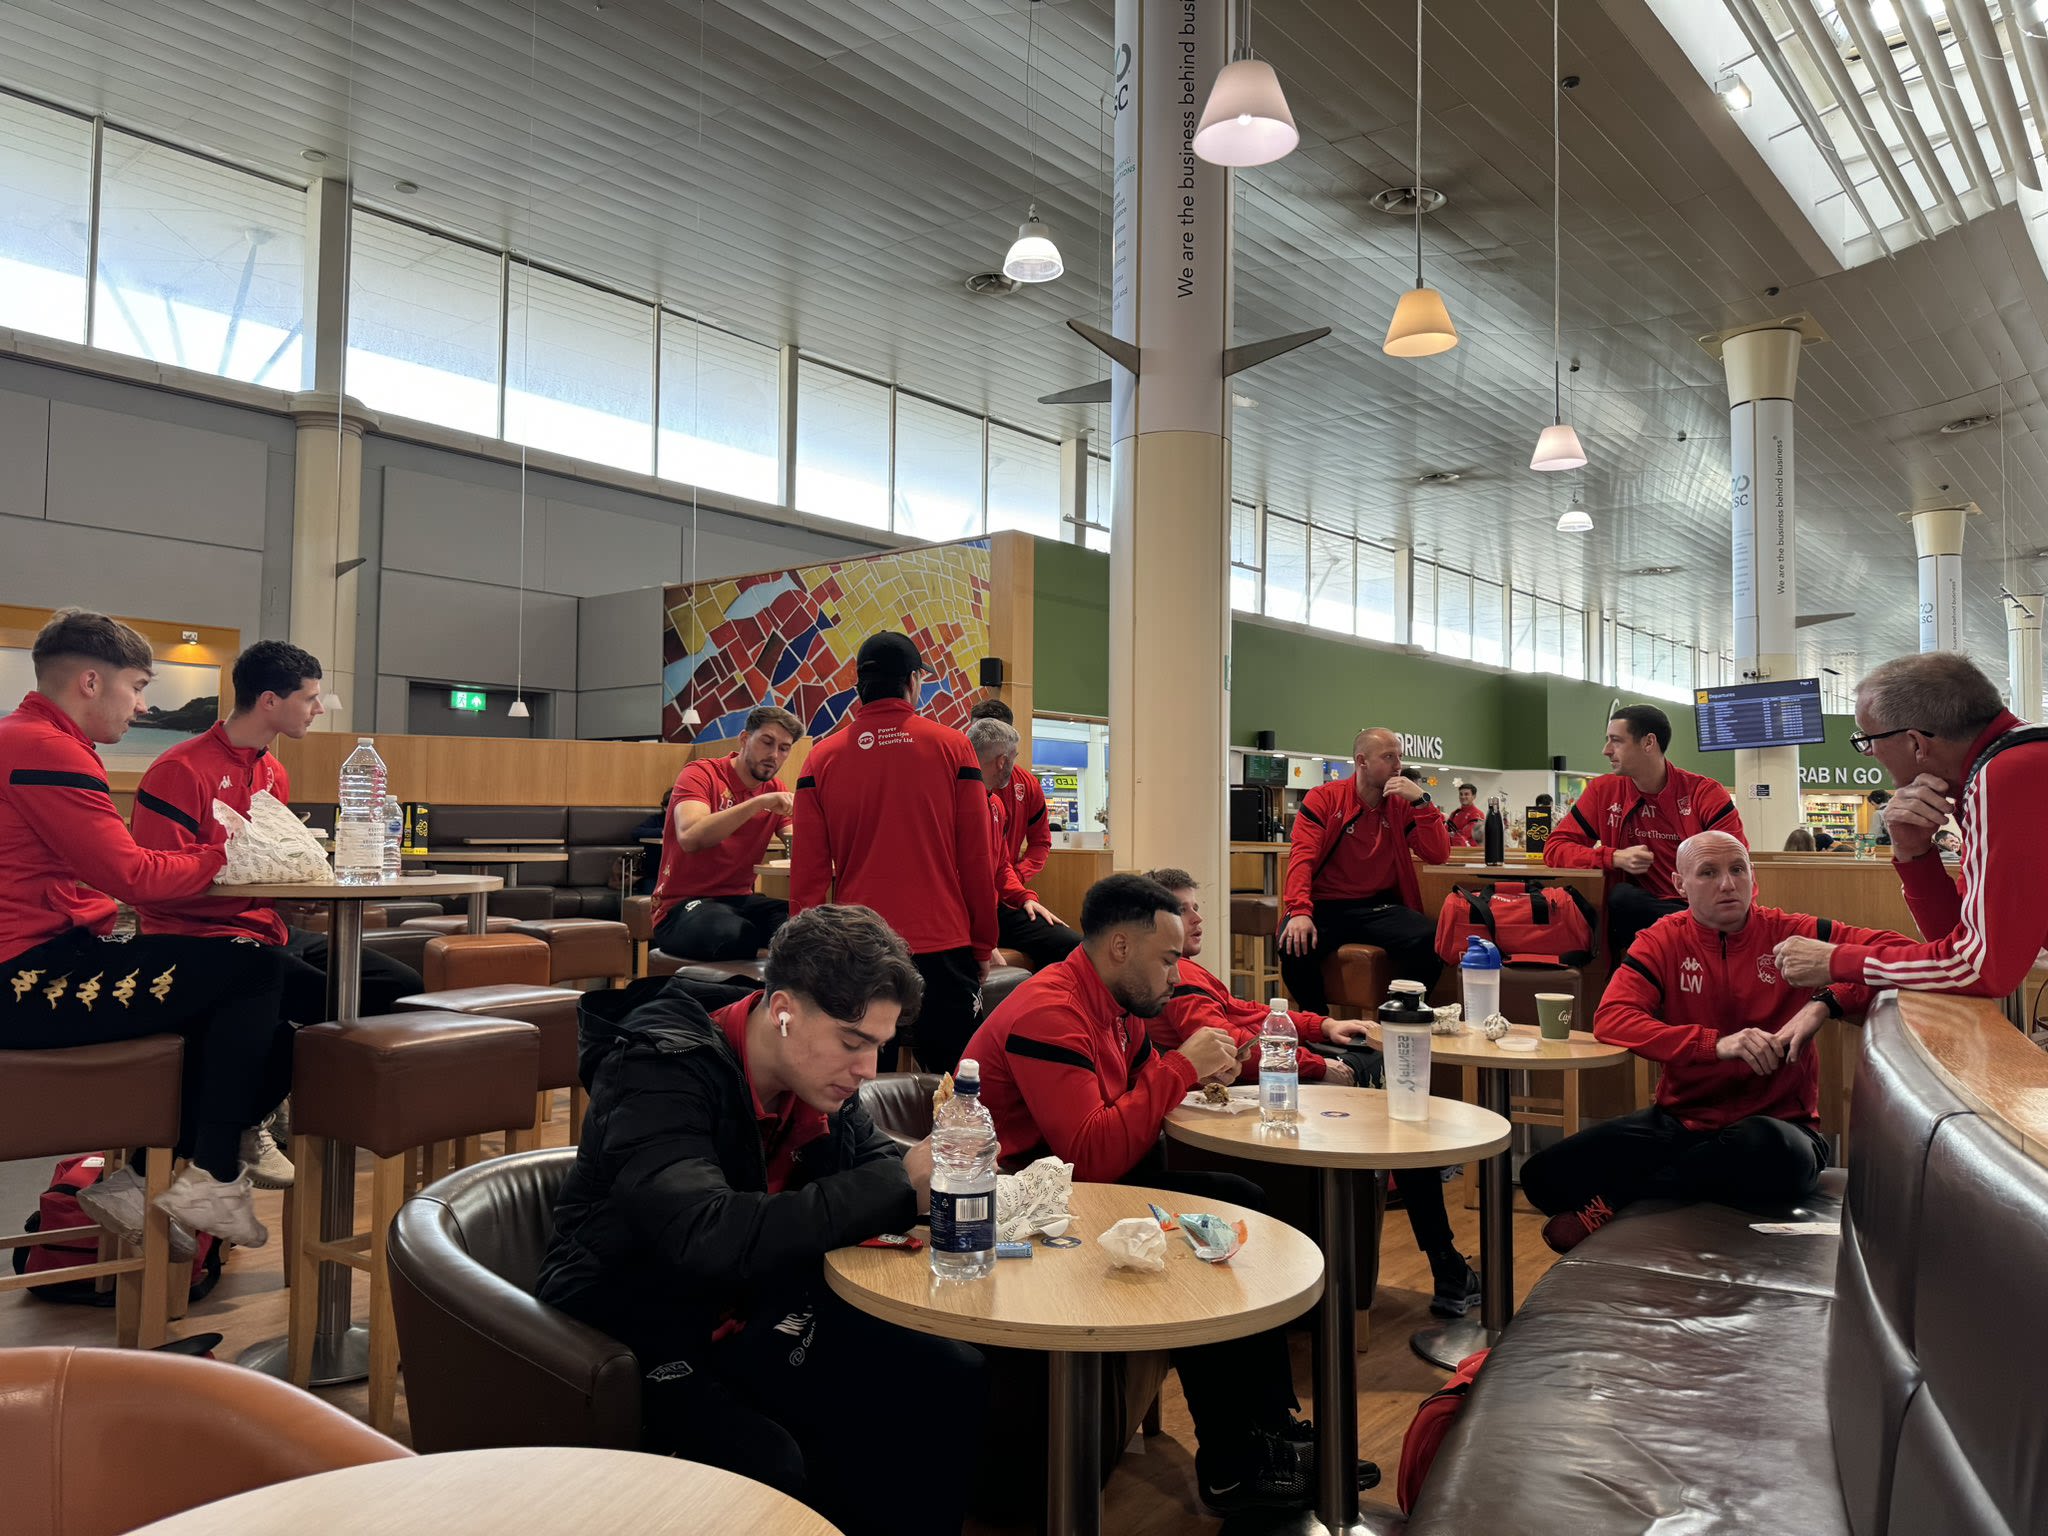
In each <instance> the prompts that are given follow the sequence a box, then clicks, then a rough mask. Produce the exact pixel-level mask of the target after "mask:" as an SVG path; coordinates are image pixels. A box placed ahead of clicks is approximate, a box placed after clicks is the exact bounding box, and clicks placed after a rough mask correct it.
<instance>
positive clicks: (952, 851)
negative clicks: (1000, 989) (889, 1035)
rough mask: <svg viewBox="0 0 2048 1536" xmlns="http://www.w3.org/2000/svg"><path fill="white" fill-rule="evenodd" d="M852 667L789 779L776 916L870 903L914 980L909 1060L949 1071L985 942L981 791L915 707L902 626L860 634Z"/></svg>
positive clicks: (962, 1040)
mask: <svg viewBox="0 0 2048 1536" xmlns="http://www.w3.org/2000/svg"><path fill="white" fill-rule="evenodd" d="M855 669H856V671H855V675H856V686H857V687H858V688H859V691H860V707H859V708H858V709H856V710H854V711H853V712H852V713H851V714H850V715H849V716H848V718H847V719H846V721H845V722H844V723H842V724H841V725H840V727H839V729H838V730H836V731H834V732H833V733H832V734H831V735H830V736H827V737H826V738H825V739H824V740H823V741H821V742H819V743H818V744H817V746H816V747H814V748H813V749H812V751H811V755H810V758H809V760H808V761H806V762H805V764H804V771H803V774H802V776H801V777H800V778H798V780H797V781H796V828H795V832H794V834H793V842H792V845H791V849H790V869H789V910H790V915H791V916H792V917H793V916H795V915H796V914H797V913H799V912H801V911H803V910H804V909H805V908H806V907H816V906H823V905H824V904H825V903H826V902H827V901H835V902H839V903H841V904H843V905H848V906H863V907H871V908H873V909H874V910H875V911H876V912H879V913H881V915H882V919H883V921H885V922H887V923H888V925H889V926H890V927H891V928H893V929H895V930H896V932H897V933H898V934H899V935H901V937H902V939H903V941H904V942H905V943H906V944H908V945H909V946H910V954H911V959H912V960H913V961H915V962H916V965H917V969H918V972H919V973H920V974H921V975H922V976H923V977H924V989H925V990H924V1006H923V1007H922V1009H920V1011H919V1013H918V1017H917V1059H918V1061H919V1063H920V1064H921V1065H922V1066H923V1067H924V1069H925V1070H926V1071H927V1072H950V1071H952V1070H953V1067H954V1066H955V1064H956V1063H958V1061H959V1060H960V1048H961V1047H962V1046H963V1045H965V1044H966V1043H967V1037H968V1036H969V1035H971V1034H973V1033H974V1026H975V1022H976V1020H977V1019H978V1017H979V1015H980V1012H981V983H982V979H983V978H984V977H985V976H987V974H988V966H989V957H990V955H991V953H992V952H993V951H994V949H995V947H996V900H995V892H996V870H995V862H994V839H993V838H992V837H990V835H989V808H988V787H987V785H985V784H984V783H983V782H982V779H981V764H980V763H979V762H977V761H976V759H975V756H974V749H973V748H971V747H969V746H968V745H967V738H966V737H965V736H962V735H961V734H960V733H959V732H958V731H952V730H948V729H947V728H946V727H945V726H943V725H939V724H937V723H936V722H934V721H931V720H926V719H924V718H922V717H921V716H920V715H919V714H918V713H917V708H916V705H915V703H914V700H915V699H916V697H917V684H918V679H919V678H920V677H922V676H923V675H924V670H925V667H924V658H923V657H921V656H920V655H918V652H917V647H916V646H915V645H914V644H912V643H911V640H910V637H909V636H908V635H903V634H898V633H896V632H894V631H884V632H883V633H881V634H878V635H870V636H869V637H868V638H867V639H866V640H865V641H863V642H862V643H861V648H860V652H859V654H858V656H857V657H856V660H855Z"/></svg>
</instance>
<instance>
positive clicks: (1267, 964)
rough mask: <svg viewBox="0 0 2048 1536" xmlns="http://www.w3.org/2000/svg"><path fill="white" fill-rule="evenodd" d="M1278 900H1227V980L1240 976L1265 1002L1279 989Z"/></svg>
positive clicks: (1254, 898) (1263, 897)
mask: <svg viewBox="0 0 2048 1536" xmlns="http://www.w3.org/2000/svg"><path fill="white" fill-rule="evenodd" d="M1279 935H1280V898H1279V897H1278V896H1238V895H1233V896H1232V897H1231V898H1230V979H1231V981H1233V982H1235V981H1236V980H1237V978H1238V977H1240V976H1242V977H1244V979H1245V980H1246V981H1247V982H1248V983H1249V984H1250V986H1251V989H1252V990H1251V996H1252V997H1253V999H1254V1000H1256V1001H1258V1002H1262V1003H1263V1002H1265V1001H1266V1000H1267V999H1269V998H1271V997H1272V996H1273V995H1274V994H1275V993H1277V992H1278V991H1279V990H1280V937H1279Z"/></svg>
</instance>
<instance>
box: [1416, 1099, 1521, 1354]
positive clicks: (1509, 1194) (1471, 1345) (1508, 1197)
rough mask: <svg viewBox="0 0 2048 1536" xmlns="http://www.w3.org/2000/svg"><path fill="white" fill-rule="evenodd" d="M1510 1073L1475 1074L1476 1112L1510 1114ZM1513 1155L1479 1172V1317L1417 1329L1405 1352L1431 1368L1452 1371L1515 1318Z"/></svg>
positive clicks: (1495, 1157)
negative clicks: (1413, 1352) (1408, 1351)
mask: <svg viewBox="0 0 2048 1536" xmlns="http://www.w3.org/2000/svg"><path fill="white" fill-rule="evenodd" d="M1508 1070H1511V1069H1499V1068H1492V1067H1482V1068H1480V1070H1479V1107H1480V1108H1481V1109H1490V1110H1492V1111H1493V1112H1494V1113H1495V1114H1496V1115H1499V1116H1500V1117H1501V1118H1502V1119H1503V1120H1508V1121H1509V1123H1510V1124H1512V1123H1513V1121H1512V1120H1511V1119H1510V1117H1509V1114H1508ZM1513 1155H1514V1149H1513V1147H1512V1145H1510V1146H1509V1147H1508V1148H1507V1149H1505V1150H1503V1151H1500V1152H1497V1153H1495V1154H1494V1155H1493V1156H1492V1157H1489V1158H1488V1159H1487V1160H1486V1161H1485V1162H1484V1163H1482V1164H1480V1166H1479V1175H1478V1177H1479V1297H1480V1300H1479V1317H1477V1318H1474V1317H1469V1316H1467V1317H1462V1318H1460V1319H1458V1321H1456V1322H1454V1323H1445V1324H1442V1325H1441V1326H1439V1327H1434V1328H1420V1329H1417V1330H1416V1331H1415V1332H1414V1333H1413V1334H1412V1335H1410V1336H1409V1339H1408V1346H1409V1348H1411V1349H1413V1350H1414V1351H1415V1353H1416V1354H1418V1355H1420V1356H1421V1357H1422V1358H1423V1359H1425V1360H1427V1361H1428V1362H1429V1363H1430V1364H1431V1365H1436V1366H1441V1367H1443V1369H1445V1370H1447V1371H1455V1370H1456V1369H1457V1368H1458V1362H1459V1361H1461V1360H1463V1359H1464V1358H1465V1357H1466V1356H1467V1355H1472V1354H1477V1353H1478V1352H1479V1351H1480V1350H1482V1349H1491V1348H1492V1347H1493V1346H1494V1345H1495V1344H1496V1343H1498V1342H1499V1341H1500V1336H1501V1332H1502V1330H1504V1329H1505V1328H1506V1327H1507V1325H1508V1320H1509V1319H1510V1318H1512V1317H1513V1316H1514V1315H1515V1174H1514V1167H1513V1164H1512V1158H1513Z"/></svg>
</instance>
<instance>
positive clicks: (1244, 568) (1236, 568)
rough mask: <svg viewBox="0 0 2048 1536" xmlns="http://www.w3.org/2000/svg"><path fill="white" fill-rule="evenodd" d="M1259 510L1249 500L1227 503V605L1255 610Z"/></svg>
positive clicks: (1257, 608) (1242, 609) (1257, 576)
mask: <svg viewBox="0 0 2048 1536" xmlns="http://www.w3.org/2000/svg"><path fill="white" fill-rule="evenodd" d="M1259 578H1260V565H1259V509H1258V507H1257V506H1256V505H1254V504H1253V503H1251V502H1248V501H1233V502H1232V503H1231V504H1230V606H1231V607H1232V608H1234V609H1235V610H1237V611H1238V612H1239V613H1257V612H1258V611H1259V599H1260V596H1261V593H1260V590H1259V589H1260V585H1261V583H1260V579H1259Z"/></svg>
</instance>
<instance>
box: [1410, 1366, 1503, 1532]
mask: <svg viewBox="0 0 2048 1536" xmlns="http://www.w3.org/2000/svg"><path fill="white" fill-rule="evenodd" d="M1486 1356H1487V1351H1486V1350H1483V1349H1482V1350H1480V1351H1479V1353H1478V1354H1476V1355H1467V1356H1466V1357H1465V1358H1464V1359H1462V1360H1460V1361H1459V1362H1458V1368H1457V1370H1455V1371H1453V1372H1452V1373H1451V1379H1450V1380H1449V1381H1447V1382H1445V1383H1444V1384H1443V1385H1442V1386H1441V1387H1439V1388H1438V1389H1437V1390H1436V1391H1434V1392H1432V1393H1430V1395H1429V1396H1428V1397H1425V1398H1424V1399H1423V1400H1422V1406H1421V1407H1420V1408H1418V1409H1416V1410H1415V1417H1414V1418H1412V1419H1410V1420H1409V1421H1408V1433H1407V1434H1405V1435H1403V1436H1402V1437H1401V1474H1400V1477H1399V1478H1398V1480H1397V1483H1396V1487H1395V1493H1396V1495H1397V1496H1398V1497H1399V1499H1400V1501H1401V1513H1402V1514H1404V1515H1405V1514H1407V1513H1409V1512H1410V1511H1411V1510H1413V1509H1414V1508H1415V1500H1416V1497H1417V1495H1419V1494H1420V1493H1421V1492H1422V1484H1423V1481H1424V1480H1425V1479H1426V1478H1427V1477H1428V1476H1429V1469H1430V1468H1431V1467H1432V1466H1434V1465H1435V1464H1436V1453H1437V1451H1438V1450H1440V1449H1441V1448H1442V1446H1443V1443H1444V1436H1445V1435H1448V1434H1449V1433H1450V1432H1451V1426H1452V1425H1453V1424H1455V1423H1456V1422H1457V1421H1458V1415H1459V1414H1460V1413H1462V1412H1463V1411H1464V1409H1465V1394H1466V1393H1468V1392H1470V1391H1471V1390H1472V1381H1473V1378H1474V1377H1476V1376H1477V1375H1478V1374H1479V1368H1480V1367H1481V1366H1482V1365H1484V1364H1486Z"/></svg>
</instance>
